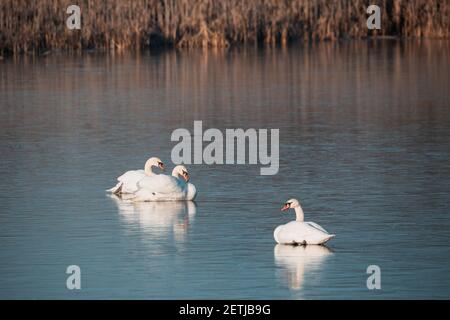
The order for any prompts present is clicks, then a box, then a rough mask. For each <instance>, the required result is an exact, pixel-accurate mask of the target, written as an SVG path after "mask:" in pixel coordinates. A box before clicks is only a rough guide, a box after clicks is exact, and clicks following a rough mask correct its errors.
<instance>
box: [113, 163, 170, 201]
mask: <svg viewBox="0 0 450 320" xmlns="http://www.w3.org/2000/svg"><path fill="white" fill-rule="evenodd" d="M152 167H158V168H160V169H161V170H164V163H163V162H162V161H161V159H159V158H157V157H152V158H150V159H148V160H147V162H146V163H145V167H144V170H130V171H127V172H125V173H124V174H122V175H121V176H120V177H118V178H117V181H119V182H117V184H116V185H115V186H114V187H112V188H111V189H108V190H106V192H110V193H114V194H127V193H134V192H136V191H137V190H138V186H137V183H138V182H139V181H140V180H141V179H142V178H145V177H150V176H153V175H155V174H154V173H153V171H152Z"/></svg>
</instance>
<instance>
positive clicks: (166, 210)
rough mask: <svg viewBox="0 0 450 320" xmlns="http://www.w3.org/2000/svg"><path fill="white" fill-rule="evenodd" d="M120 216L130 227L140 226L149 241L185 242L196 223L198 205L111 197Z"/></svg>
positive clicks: (186, 202) (190, 202) (188, 202)
mask: <svg viewBox="0 0 450 320" xmlns="http://www.w3.org/2000/svg"><path fill="white" fill-rule="evenodd" d="M109 197H110V198H111V199H113V200H114V202H115V203H116V205H117V208H118V209H119V214H120V216H121V217H122V218H123V219H124V221H126V222H127V223H129V224H130V225H138V226H139V227H140V230H142V231H143V232H144V234H145V236H146V238H149V239H158V240H161V239H167V238H169V237H170V236H171V235H173V238H174V240H175V242H183V241H184V240H185V237H186V235H187V232H188V229H189V226H190V225H191V224H192V222H193V221H194V217H195V214H196V212H197V205H196V204H195V202H193V201H167V202H131V201H127V199H126V197H122V198H120V197H118V196H116V195H109Z"/></svg>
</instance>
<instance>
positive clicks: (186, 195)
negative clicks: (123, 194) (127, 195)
mask: <svg viewBox="0 0 450 320" xmlns="http://www.w3.org/2000/svg"><path fill="white" fill-rule="evenodd" d="M180 177H181V178H180ZM137 186H138V190H137V191H135V192H134V193H133V195H134V196H133V197H132V198H131V200H132V201H177V200H194V198H195V196H196V195H197V189H196V188H195V186H194V185H193V184H192V183H190V182H189V173H188V171H187V169H186V167H185V166H183V165H178V166H176V167H175V168H174V169H173V171H172V175H171V176H169V175H164V174H158V175H153V176H148V177H144V178H143V179H141V180H140V181H139V182H138V183H137Z"/></svg>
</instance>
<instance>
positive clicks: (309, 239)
mask: <svg viewBox="0 0 450 320" xmlns="http://www.w3.org/2000/svg"><path fill="white" fill-rule="evenodd" d="M290 208H293V209H294V210H295V214H296V216H297V219H296V220H295V221H291V222H289V223H286V224H285V225H281V226H278V227H277V228H276V229H275V231H274V233H273V236H274V238H275V241H276V242H277V243H279V244H295V245H298V244H300V245H306V244H323V243H325V242H327V241H328V240H330V239H331V238H333V237H334V236H335V235H334V234H329V233H328V232H327V231H326V230H325V229H324V228H322V227H321V226H319V225H318V224H317V223H314V222H304V221H303V217H304V215H303V210H302V207H301V206H300V203H299V202H298V200H296V199H290V200H288V201H286V203H285V204H284V206H283V207H282V208H281V210H282V211H286V210H288V209H290Z"/></svg>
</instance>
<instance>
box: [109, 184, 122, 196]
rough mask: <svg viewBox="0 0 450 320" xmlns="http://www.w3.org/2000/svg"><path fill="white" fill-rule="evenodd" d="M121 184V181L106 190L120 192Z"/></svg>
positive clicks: (114, 192)
mask: <svg viewBox="0 0 450 320" xmlns="http://www.w3.org/2000/svg"><path fill="white" fill-rule="evenodd" d="M122 185H123V183H122V182H119V183H117V184H116V185H115V186H114V187H112V188H111V189H107V190H106V192H108V193H113V194H120V193H121V192H122Z"/></svg>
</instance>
